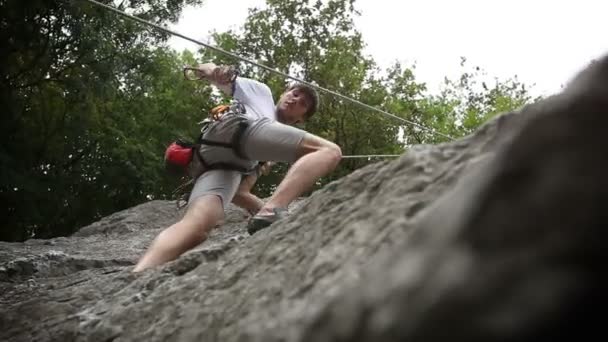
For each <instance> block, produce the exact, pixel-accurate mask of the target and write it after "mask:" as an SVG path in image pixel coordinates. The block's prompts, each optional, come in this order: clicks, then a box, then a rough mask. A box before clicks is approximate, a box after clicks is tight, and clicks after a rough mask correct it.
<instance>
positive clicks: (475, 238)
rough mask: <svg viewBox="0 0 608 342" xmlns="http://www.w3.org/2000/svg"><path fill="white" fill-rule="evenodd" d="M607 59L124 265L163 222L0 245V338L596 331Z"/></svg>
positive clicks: (606, 181) (110, 224)
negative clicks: (465, 126)
mask: <svg viewBox="0 0 608 342" xmlns="http://www.w3.org/2000/svg"><path fill="white" fill-rule="evenodd" d="M607 127H608V58H604V59H602V60H599V61H598V62H596V63H594V64H593V65H591V66H590V67H589V68H587V69H586V70H584V71H583V72H582V73H581V74H580V75H578V77H577V78H576V79H575V80H574V81H573V82H572V84H571V85H570V86H569V87H568V88H566V89H565V90H564V92H563V93H561V94H559V95H556V96H554V97H552V98H549V99H546V100H544V101H542V102H539V103H536V104H534V105H530V106H527V107H525V108H522V110H521V111H518V112H515V113H507V114H504V115H502V116H500V117H498V118H496V119H495V120H493V121H491V122H488V123H487V124H486V125H484V126H483V127H481V128H480V129H479V130H478V131H477V132H475V134H472V135H471V136H469V137H466V138H464V139H462V140H459V141H456V142H452V143H446V144H441V145H437V146H417V147H415V148H413V149H411V150H410V151H408V153H407V154H405V155H404V156H402V157H401V158H399V159H398V160H394V161H387V162H382V163H378V164H374V165H370V166H368V167H365V168H362V169H360V170H358V171H356V172H354V173H353V174H351V175H349V176H347V177H345V178H343V179H341V180H339V181H336V182H334V183H331V184H329V185H327V186H326V187H325V188H324V189H322V190H320V191H317V192H315V193H314V194H313V195H312V196H310V197H309V198H306V199H303V200H302V201H300V202H297V203H296V204H295V205H294V206H293V208H291V210H292V215H290V216H289V217H287V218H285V219H284V220H281V221H279V222H277V223H275V224H274V225H272V226H271V227H270V228H268V229H265V230H263V231H260V232H258V233H256V234H255V235H253V236H251V237H250V236H248V235H247V234H246V232H245V225H246V223H245V220H244V219H243V216H242V212H240V211H239V210H238V209H235V208H232V207H231V208H229V209H228V214H227V218H226V222H225V224H224V225H223V227H221V228H220V229H216V230H215V231H214V232H213V234H212V235H211V237H210V239H209V240H208V241H207V242H205V243H204V244H202V245H201V246H199V247H198V248H196V249H195V250H193V251H191V252H189V253H186V254H185V255H183V256H182V257H180V258H179V259H177V260H175V261H174V262H171V263H168V264H166V265H164V266H161V267H158V268H156V269H151V270H148V271H145V272H143V273H142V274H139V275H133V274H131V273H130V270H131V269H132V265H133V264H134V263H135V262H136V260H137V259H138V258H139V257H140V256H141V254H142V253H143V252H144V250H145V249H146V248H147V246H148V245H149V243H150V242H151V240H152V239H153V238H154V236H155V235H156V234H158V233H159V232H160V230H161V229H163V228H164V227H166V226H168V225H170V224H171V223H173V222H174V221H175V220H177V219H178V218H179V217H180V215H181V213H180V212H179V211H177V210H176V209H175V206H174V203H171V202H162V201H152V202H149V203H144V204H142V205H140V206H137V207H135V208H131V209H129V210H126V211H123V212H119V213H116V214H114V215H111V216H109V217H106V218H104V219H103V220H101V221H100V222H97V223H95V224H93V225H91V226H88V227H84V228H82V229H81V230H80V231H79V232H78V233H77V234H75V235H74V236H71V237H68V238H57V239H51V240H30V241H27V242H25V243H0V301H1V304H2V305H1V306H0V340H3V341H435V340H444V339H445V340H447V339H449V340H451V341H482V340H483V341H488V340H501V341H515V340H517V341H519V340H539V339H540V338H552V337H564V336H577V337H579V336H582V334H583V333H584V332H590V333H597V334H600V336H602V335H605V333H604V332H603V330H602V329H600V325H599V321H600V317H601V316H600V315H596V314H595V308H603V307H605V304H606V300H605V297H606V296H605V295H604V294H603V293H604V289H605V288H606V285H607V284H606V279H605V275H604V274H605V271H604V269H605V267H604V265H603V261H604V260H605V257H606V254H607V253H606V248H604V245H605V244H606V243H607V242H608V241H607V239H606V235H607V233H606V228H607V227H608V143H606V141H605V139H606V138H605V133H604V130H605V129H606V128H607Z"/></svg>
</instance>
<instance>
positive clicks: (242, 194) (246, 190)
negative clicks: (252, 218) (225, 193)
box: [232, 174, 264, 215]
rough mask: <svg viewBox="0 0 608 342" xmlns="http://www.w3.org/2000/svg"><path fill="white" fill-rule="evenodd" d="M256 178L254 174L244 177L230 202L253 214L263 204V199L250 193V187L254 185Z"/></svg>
mask: <svg viewBox="0 0 608 342" xmlns="http://www.w3.org/2000/svg"><path fill="white" fill-rule="evenodd" d="M257 178H258V177H257V175H255V174H251V175H248V176H247V177H245V178H244V179H243V181H242V182H241V184H240V185H239V189H238V190H237V192H236V194H235V195H234V198H233V199H232V203H234V204H236V205H238V206H239V207H241V208H243V209H245V210H247V211H248V212H249V213H250V214H253V215H255V213H257V212H258V211H259V210H260V209H261V208H262V207H263V206H264V201H262V200H261V199H260V198H259V197H257V196H256V195H254V194H252V193H251V189H252V188H253V186H254V185H255V182H256V181H257Z"/></svg>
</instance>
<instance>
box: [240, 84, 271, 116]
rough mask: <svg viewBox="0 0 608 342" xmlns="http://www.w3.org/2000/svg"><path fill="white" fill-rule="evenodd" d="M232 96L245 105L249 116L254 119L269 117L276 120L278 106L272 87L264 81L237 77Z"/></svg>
mask: <svg viewBox="0 0 608 342" xmlns="http://www.w3.org/2000/svg"><path fill="white" fill-rule="evenodd" d="M232 97H233V98H234V99H235V100H237V101H238V102H240V103H242V104H243V105H244V106H245V110H246V111H247V113H246V114H245V115H246V116H247V117H249V118H252V119H254V120H259V119H262V118H265V117H266V118H269V119H270V120H272V121H276V107H275V104H274V99H273V98H272V92H271V91H270V88H268V86H267V85H265V84H264V83H261V82H258V81H255V80H252V79H249V78H245V77H237V78H236V80H235V81H234V90H233V92H232Z"/></svg>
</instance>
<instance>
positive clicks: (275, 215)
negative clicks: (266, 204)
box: [247, 208, 288, 235]
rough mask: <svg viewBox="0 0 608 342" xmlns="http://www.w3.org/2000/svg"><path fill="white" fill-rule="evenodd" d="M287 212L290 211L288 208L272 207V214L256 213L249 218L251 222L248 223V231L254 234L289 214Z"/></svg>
mask: <svg viewBox="0 0 608 342" xmlns="http://www.w3.org/2000/svg"><path fill="white" fill-rule="evenodd" d="M287 213H288V212H287V209H286V208H272V214H271V215H255V216H253V217H252V218H251V219H250V220H249V223H248V224H247V232H248V233H249V235H253V234H255V233H256V232H257V231H259V230H262V229H264V228H266V227H268V226H270V225H271V224H273V223H274V222H276V221H278V220H280V219H282V218H283V217H285V216H287Z"/></svg>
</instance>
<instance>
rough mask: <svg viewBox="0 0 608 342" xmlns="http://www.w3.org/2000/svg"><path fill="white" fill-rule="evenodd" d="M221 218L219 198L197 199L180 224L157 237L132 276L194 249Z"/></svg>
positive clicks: (204, 197) (211, 196) (221, 209)
mask: <svg viewBox="0 0 608 342" xmlns="http://www.w3.org/2000/svg"><path fill="white" fill-rule="evenodd" d="M223 215H224V208H223V206H222V201H221V199H220V198H219V197H218V196H215V195H206V196H202V197H200V198H198V199H196V201H195V202H194V203H192V204H191V205H190V206H189V207H188V210H187V211H186V214H185V215H184V217H183V218H182V219H181V220H180V221H179V222H177V223H175V224H173V225H172V226H170V227H169V228H167V229H165V230H163V231H162V232H161V233H160V234H158V236H157V237H156V239H155V240H154V242H153V243H152V245H151V246H150V248H149V249H148V251H147V252H146V254H145V255H144V256H143V257H142V258H141V259H140V260H139V262H138V263H137V265H136V266H135V268H134V269H133V272H140V271H143V270H144V269H146V268H149V267H154V266H158V265H161V264H164V263H166V262H168V261H171V260H174V259H176V258H177V257H179V256H180V255H181V254H183V253H184V252H186V251H188V250H190V249H192V248H194V247H196V246H197V245H199V244H200V243H202V242H203V241H205V240H206V239H207V235H208V234H209V232H210V231H211V229H212V228H213V227H214V226H215V225H216V223H217V222H218V221H219V220H220V219H221V218H222V216H223Z"/></svg>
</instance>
